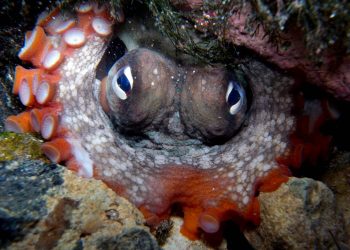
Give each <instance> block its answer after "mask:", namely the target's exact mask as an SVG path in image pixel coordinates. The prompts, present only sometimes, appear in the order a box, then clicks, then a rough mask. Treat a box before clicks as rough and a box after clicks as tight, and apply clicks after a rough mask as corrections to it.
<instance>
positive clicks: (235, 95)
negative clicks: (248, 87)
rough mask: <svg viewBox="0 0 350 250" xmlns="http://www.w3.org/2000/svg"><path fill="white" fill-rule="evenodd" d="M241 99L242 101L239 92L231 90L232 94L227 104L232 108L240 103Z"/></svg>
mask: <svg viewBox="0 0 350 250" xmlns="http://www.w3.org/2000/svg"><path fill="white" fill-rule="evenodd" d="M240 99H241V95H240V93H239V91H237V90H236V89H235V88H233V89H232V90H231V93H230V94H229V96H228V100H227V103H228V104H229V105H230V106H232V105H235V104H236V103H238V102H239V100H240Z"/></svg>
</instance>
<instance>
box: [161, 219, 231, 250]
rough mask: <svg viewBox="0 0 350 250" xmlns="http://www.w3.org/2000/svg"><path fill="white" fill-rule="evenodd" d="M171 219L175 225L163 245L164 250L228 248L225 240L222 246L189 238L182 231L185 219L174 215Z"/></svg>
mask: <svg viewBox="0 0 350 250" xmlns="http://www.w3.org/2000/svg"><path fill="white" fill-rule="evenodd" d="M171 221H172V222H173V226H172V228H171V230H170V234H169V237H168V238H167V240H166V242H165V244H164V245H162V248H163V249H164V250H178V249H184V250H190V249H194V250H206V249H208V250H211V249H218V250H224V249H227V247H226V242H225V241H223V242H222V243H221V245H220V246H216V247H215V248H214V247H211V246H208V245H206V244H205V243H204V242H203V241H199V240H195V241H192V240H189V239H187V238H186V237H184V236H183V235H182V234H181V233H179V232H180V228H181V225H182V223H183V220H182V219H181V218H179V217H172V218H171Z"/></svg>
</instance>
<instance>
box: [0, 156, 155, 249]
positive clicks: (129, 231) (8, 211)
mask: <svg viewBox="0 0 350 250" xmlns="http://www.w3.org/2000/svg"><path fill="white" fill-rule="evenodd" d="M143 223H144V218H143V216H142V214H141V213H140V212H139V211H138V210H137V209H136V208H135V207H134V206H133V205H131V204H130V203H129V202H128V201H127V200H125V199H123V198H121V197H118V196H117V195H116V194H115V193H114V192H113V191H112V190H110V189H109V188H107V187H106V186H105V184H103V183H102V182H101V181H98V180H93V179H83V178H80V177H78V176H76V175H75V174H74V173H73V172H70V171H68V170H66V169H65V168H64V167H61V166H58V165H55V164H45V163H43V162H42V161H39V160H28V159H26V160H22V161H21V160H13V161H3V162H1V163H0V248H11V249H28V248H31V249H34V248H35V249H52V248H57V249H96V248H98V247H100V246H108V247H106V248H103V249H140V248H139V246H140V245H142V246H148V247H147V248H143V249H159V247H158V245H157V243H156V241H155V239H154V238H153V236H152V235H151V234H150V233H149V229H148V228H146V227H145V226H143ZM115 244H117V245H115ZM123 246H124V247H123Z"/></svg>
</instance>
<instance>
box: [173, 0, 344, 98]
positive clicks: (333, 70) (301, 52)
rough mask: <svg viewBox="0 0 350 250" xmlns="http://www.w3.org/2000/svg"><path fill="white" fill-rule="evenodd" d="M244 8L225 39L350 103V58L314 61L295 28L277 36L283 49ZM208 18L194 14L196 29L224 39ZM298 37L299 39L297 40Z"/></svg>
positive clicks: (188, 5)
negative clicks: (272, 41)
mask: <svg viewBox="0 0 350 250" xmlns="http://www.w3.org/2000/svg"><path fill="white" fill-rule="evenodd" d="M172 2H173V4H174V5H175V6H177V7H178V8H180V9H182V10H186V11H189V10H191V9H194V10H196V9H197V10H198V9H200V8H201V6H202V5H203V1H201V0H172ZM243 6H244V7H242V8H241V10H240V11H238V12H234V14H232V16H231V17H230V18H228V20H227V23H226V26H225V27H226V31H225V34H224V38H225V40H227V41H228V42H230V43H232V44H234V45H237V46H242V47H244V48H248V49H249V50H252V51H254V52H255V53H256V54H257V55H258V56H259V57H262V58H264V59H265V60H267V61H268V62H271V63H273V64H275V65H277V66H278V67H279V68H281V69H285V70H289V71H291V72H295V73H296V74H297V75H298V76H299V77H302V79H303V80H306V81H308V82H310V83H312V84H315V85H317V86H320V87H321V88H323V89H325V90H327V91H328V92H330V93H331V94H332V95H334V96H335V97H337V98H340V99H343V100H347V101H350V71H349V70H348V68H349V66H350V56H349V55H347V56H344V54H343V53H342V54H341V56H339V55H337V52H336V51H333V50H328V51H324V52H322V53H320V54H319V55H317V56H314V59H312V58H311V57H310V56H308V55H309V54H310V53H309V51H308V50H307V48H306V46H305V45H304V43H303V40H302V37H303V32H304V31H301V30H300V29H294V27H295V26H293V29H288V30H287V32H284V33H283V34H282V35H281V36H280V37H278V39H279V44H280V46H276V44H273V43H271V37H269V35H268V34H267V32H266V31H265V29H264V27H263V25H261V24H258V23H256V24H255V25H252V24H250V23H249V22H248V19H249V18H250V17H251V16H252V15H253V14H252V8H251V6H250V2H248V1H244V3H243ZM208 15H209V16H210V15H211V14H210V13H209V14H207V13H205V11H203V17H201V16H199V17H198V16H195V15H192V18H193V20H194V21H195V23H196V27H197V28H198V29H199V30H201V29H202V28H203V26H204V28H205V29H206V30H209V31H211V32H213V33H215V34H216V35H218V36H221V35H222V34H220V33H221V31H220V29H217V27H216V25H217V24H216V22H215V18H214V19H213V20H214V21H210V17H209V18H208ZM189 16H191V14H189ZM203 20H205V21H203ZM254 26H255V27H254ZM296 37H298V38H299V39H295V38H296ZM272 39H274V38H272ZM316 57H317V58H316ZM341 57H343V58H341Z"/></svg>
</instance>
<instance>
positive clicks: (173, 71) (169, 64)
mask: <svg viewBox="0 0 350 250" xmlns="http://www.w3.org/2000/svg"><path fill="white" fill-rule="evenodd" d="M100 99H101V100H100V101H101V104H102V106H103V107H104V110H105V111H106V112H107V113H108V114H109V115H110V117H111V119H112V120H113V122H114V124H115V127H116V128H117V130H118V131H121V132H124V133H128V134H139V135H140V134H142V133H143V132H147V131H151V130H158V131H163V133H165V134H167V135H169V136H172V137H178V139H180V138H184V137H186V136H188V137H189V138H193V139H199V140H201V141H202V142H203V143H206V144H220V143H224V142H226V141H227V140H229V139H230V138H231V137H232V136H233V135H234V134H235V133H236V132H237V131H238V130H239V128H240V127H241V126H242V124H243V122H244V120H245V118H246V114H247V109H248V101H247V95H246V90H245V88H244V87H243V86H242V85H241V84H240V83H239V82H238V81H237V80H236V78H235V76H234V74H233V73H231V72H230V71H228V70H227V69H225V68H224V67H223V66H217V67H202V68H201V67H184V66H181V65H177V64H176V63H175V61H172V60H170V59H168V58H165V57H164V56H162V55H161V54H159V53H157V52H155V51H152V50H149V49H145V48H142V49H136V50H132V51H130V52H128V53H127V54H126V55H125V56H123V57H122V58H121V59H120V60H118V61H117V62H116V63H115V64H114V65H113V66H112V68H111V69H110V71H109V73H108V77H107V79H106V80H105V82H104V83H103V84H102V90H101V95H100ZM175 114H178V115H179V117H180V119H171V117H173V116H174V115H175ZM176 123H177V124H176ZM179 128H183V131H182V133H181V134H179Z"/></svg>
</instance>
